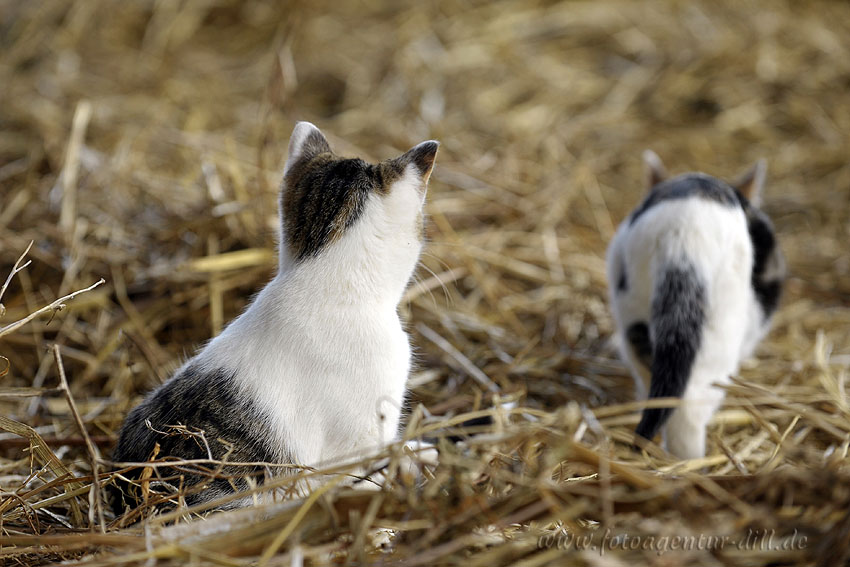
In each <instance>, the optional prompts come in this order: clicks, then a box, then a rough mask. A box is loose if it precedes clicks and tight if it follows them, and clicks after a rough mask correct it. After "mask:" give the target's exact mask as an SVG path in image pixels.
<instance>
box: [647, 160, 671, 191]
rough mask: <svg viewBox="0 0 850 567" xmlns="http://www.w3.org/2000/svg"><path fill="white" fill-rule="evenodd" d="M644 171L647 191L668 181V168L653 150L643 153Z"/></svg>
mask: <svg viewBox="0 0 850 567" xmlns="http://www.w3.org/2000/svg"><path fill="white" fill-rule="evenodd" d="M643 170H644V173H643V178H644V184H645V185H646V189H647V190H649V189H652V188H653V187H655V186H656V185H658V184H659V183H661V182H662V181H664V180H665V179H667V168H665V167H664V162H662V161H661V158H660V157H658V154H657V153H655V152H653V151H652V150H644V151H643Z"/></svg>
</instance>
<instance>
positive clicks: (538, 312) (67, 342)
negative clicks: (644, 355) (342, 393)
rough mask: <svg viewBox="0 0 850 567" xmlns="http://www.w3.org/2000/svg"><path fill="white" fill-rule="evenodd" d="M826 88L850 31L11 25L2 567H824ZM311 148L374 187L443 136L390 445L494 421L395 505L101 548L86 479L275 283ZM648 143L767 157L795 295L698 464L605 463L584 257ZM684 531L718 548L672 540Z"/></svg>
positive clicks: (688, 26) (240, 9) (247, 517)
mask: <svg viewBox="0 0 850 567" xmlns="http://www.w3.org/2000/svg"><path fill="white" fill-rule="evenodd" d="M848 93H850V4H847V3H844V2H826V1H813V2H805V3H802V2H792V1H790V0H788V1H784V2H757V1H743V2H741V1H733V0H723V1H714V2H709V1H699V2H677V1H673V0H649V1H646V2H640V3H638V2H627V1H617V0H603V1H598V2H561V3H558V2H545V1H519V0H504V1H502V2H496V3H490V2H476V1H473V2H461V1H458V0H446V1H438V2H389V1H387V2H382V1H367V0H362V1H358V2H327V1H324V0H317V1H313V2H306V1H295V0H294V1H285V2H274V1H271V0H268V1H263V0H249V1H245V2H239V1H236V0H182V1H179V0H174V1H169V0H157V1H142V0H140V1H135V2H118V1H117V0H86V1H79V2H68V1H58V0H44V1H32V2H20V1H15V0H3V1H0V278H3V280H2V281H5V278H6V276H7V275H8V274H10V273H12V272H13V268H14V267H15V262H16V260H18V258H19V257H21V254H22V253H23V252H24V251H25V250H26V249H27V246H28V245H29V243H30V241H32V242H33V245H32V248H31V250H29V253H28V255H27V256H26V259H25V260H23V262H21V264H23V263H24V262H26V261H27V260H30V261H31V263H30V264H29V265H28V266H27V267H26V268H24V269H21V270H20V271H18V272H17V273H16V274H15V275H14V277H13V278H12V279H11V281H10V282H9V284H8V289H6V290H5V293H4V294H3V295H2V303H3V304H4V305H5V310H2V309H0V316H2V319H0V355H2V358H0V376H2V377H0V563H2V564H8V565H42V564H49V563H52V562H56V561H59V560H69V561H72V562H75V563H74V564H85V565H116V564H136V565H151V564H154V563H156V564H160V565H182V564H185V563H187V562H190V561H193V562H194V564H216V565H246V564H256V563H258V562H259V563H260V564H263V565H301V564H309V565H323V564H327V563H335V564H360V565H363V564H371V563H379V564H392V565H395V564H404V565H466V566H477V565H480V566H491V565H507V564H516V565H524V566H529V567H531V566H543V565H563V564H565V562H569V564H575V565H589V566H611V567H614V566H620V565H633V564H647V565H764V564H768V563H770V564H773V565H786V564H789V565H790V564H807V565H823V566H832V565H839V564H846V563H847V562H848V561H850V515H848V510H850V466H848V461H847V452H848V444H850V419H848V418H850V400H848V395H847V391H846V388H847V384H846V382H847V376H848V368H850V308H848V300H850V250H848V246H847V242H848V240H850V162H848V157H850V141H848V134H847V133H848V132H850V95H848ZM299 119H307V120H311V121H313V122H315V123H316V124H317V125H318V126H319V127H320V128H322V129H323V130H324V131H325V132H326V133H327V134H328V136H329V137H330V139H331V141H332V144H333V145H334V147H335V149H336V150H337V152H338V153H341V154H344V155H357V156H361V157H364V158H367V159H372V160H378V159H384V158H388V157H392V156H394V155H397V154H399V153H401V152H402V151H404V150H406V149H408V148H409V147H410V146H412V145H414V144H415V143H417V142H419V141H422V140H424V139H429V138H436V139H439V140H440V141H441V142H442V146H441V150H440V154H439V156H438V160H437V166H436V169H435V172H434V175H433V176H432V181H431V187H430V190H429V202H428V209H427V210H428V213H429V216H430V219H429V226H428V234H429V239H430V243H429V245H428V249H427V254H426V255H425V256H424V257H423V259H422V268H421V270H420V271H419V272H418V274H417V283H415V284H414V285H412V286H411V287H410V289H409V291H408V294H407V296H406V299H405V302H404V305H403V306H402V312H403V315H404V317H405V318H406V320H407V321H408V322H409V328H410V330H411V333H412V336H413V341H414V343H415V345H416V349H417V351H418V370H417V372H416V373H414V374H413V375H412V377H411V387H412V392H411V396H410V402H411V404H410V407H411V419H410V423H409V425H408V428H407V431H406V435H407V436H408V437H416V436H419V435H421V434H422V432H425V431H431V432H434V431H436V432H437V434H440V431H443V432H446V431H448V430H447V429H446V428H447V427H448V426H450V425H452V424H456V423H458V422H460V421H462V420H463V418H464V416H465V417H469V416H474V415H480V412H490V413H492V414H494V415H495V416H496V420H495V424H494V425H493V426H492V427H489V428H479V429H486V430H487V431H485V432H484V433H483V434H482V435H481V436H478V437H475V438H473V439H472V440H470V441H469V443H468V445H467V446H466V447H463V446H457V445H454V444H452V443H449V442H447V441H444V442H441V462H440V464H439V465H438V466H437V467H436V468H433V469H432V470H430V471H429V472H427V473H425V478H424V479H420V480H419V481H418V482H416V481H414V480H413V479H411V478H410V477H409V475H404V474H400V475H395V476H391V480H390V481H388V482H387V483H386V485H385V487H384V489H383V490H382V491H363V490H358V489H352V488H346V487H342V486H333V487H330V488H328V489H327V491H326V492H323V493H321V494H317V495H316V496H315V497H314V498H311V499H308V500H307V501H289V502H285V503H283V504H279V505H276V506H273V507H271V508H269V509H265V510H263V509H256V510H255V509H248V510H241V511H236V512H227V513H219V514H212V515H208V516H207V517H206V519H205V520H200V519H199V520H197V521H192V522H187V521H185V518H187V517H188V515H186V514H184V515H178V516H177V517H175V516H172V517H171V520H175V518H176V520H177V521H176V523H175V522H174V521H167V520H168V517H166V518H164V519H163V518H159V519H156V518H154V519H152V520H150V521H149V522H146V523H135V524H130V523H129V522H128V521H127V520H128V518H123V519H122V518H113V516H112V515H111V513H110V512H108V511H106V510H102V511H100V510H99V509H98V506H97V503H98V501H99V500H100V497H99V492H100V490H98V489H100V488H102V485H103V484H104V483H108V482H110V474H111V473H110V467H109V466H108V463H106V462H103V461H101V463H100V465H99V466H98V467H97V468H98V469H99V471H98V472H99V474H98V475H97V476H93V475H92V472H93V471H92V468H93V467H92V462H93V460H94V458H95V457H96V456H97V454H100V456H101V458H102V459H103V460H104V461H108V458H109V454H110V451H111V448H112V444H113V443H114V440H115V433H116V430H117V428H118V427H119V425H120V422H121V420H122V418H123V416H124V415H126V412H127V411H128V409H129V408H131V407H132V406H133V405H134V404H135V403H137V402H138V401H139V400H140V397H141V396H142V395H143V394H144V393H145V392H146V391H148V390H149V389H151V388H152V387H154V386H155V385H156V384H158V383H160V382H161V381H162V380H164V379H166V378H167V377H168V375H169V374H170V372H171V371H172V370H173V369H175V368H176V367H177V366H178V365H179V364H180V363H181V362H182V361H183V360H185V358H186V357H187V356H189V355H191V353H192V352H193V351H194V349H195V348H196V347H197V345H200V344H201V343H203V341H205V340H207V339H208V338H210V337H211V336H214V335H215V334H216V333H218V332H219V331H220V330H221V328H222V327H223V326H224V325H225V324H226V323H227V321H229V320H230V319H231V318H232V317H233V316H235V315H236V314H238V313H239V312H240V310H241V309H243V308H244V306H245V305H246V303H247V302H248V301H249V299H250V297H251V295H252V293H254V292H255V291H256V290H257V289H259V288H260V287H261V286H262V285H263V284H264V283H265V281H267V280H268V278H269V277H270V275H271V273H272V270H273V269H274V258H275V254H274V247H275V240H274V233H275V229H276V225H277V218H276V214H275V207H276V206H275V203H276V192H277V186H278V182H279V178H280V175H281V170H282V165H283V159H284V157H285V149H286V144H287V141H288V136H289V133H290V131H291V128H292V126H293V124H294V121H296V120H299ZM647 147H651V148H653V149H654V150H655V151H656V152H658V153H659V155H661V156H662V158H663V159H664V160H665V162H666V164H667V166H668V168H669V169H671V170H672V172H674V173H678V172H682V171H686V170H692V169H700V170H703V171H707V172H709V173H712V174H715V175H718V176H721V177H730V176H732V175H734V174H736V173H738V172H739V171H741V170H743V169H744V168H745V167H746V166H747V165H749V164H750V163H751V162H752V161H754V160H756V159H758V158H760V157H766V158H767V159H768V160H769V182H768V187H767V191H766V195H765V201H766V207H765V208H766V210H767V211H768V213H769V214H770V215H771V216H772V218H773V219H774V221H775V223H776V226H777V230H778V232H779V236H780V240H781V245H782V248H783V249H784V251H785V253H786V255H787V257H788V261H789V267H790V270H791V278H790V280H789V282H788V285H787V288H786V293H785V296H784V298H783V302H782V307H781V310H780V312H779V314H778V316H777V317H776V320H775V324H774V328H773V331H772V333H771V334H770V336H769V338H768V339H767V340H766V341H765V342H764V344H763V345H762V346H761V348H760V349H759V356H758V359H757V361H755V362H751V363H748V364H747V365H746V366H745V368H744V369H743V370H742V372H741V376H740V380H738V381H736V383H735V385H733V386H732V387H731V388H730V389H729V393H728V396H727V404H726V406H725V407H724V409H723V410H722V411H721V412H720V413H719V414H718V416H717V420H716V421H717V423H716V424H715V426H714V427H712V428H711V430H710V432H709V454H708V456H707V457H706V458H705V459H703V460H699V461H690V462H676V461H673V460H671V459H670V458H669V457H668V456H666V455H664V454H663V453H662V452H661V451H660V450H658V449H652V450H650V451H649V452H648V453H643V454H637V453H633V452H631V451H630V450H629V448H628V446H627V444H626V442H628V441H629V440H630V438H631V431H632V429H633V427H634V425H635V424H636V422H637V418H638V413H637V410H638V408H639V407H640V406H638V405H629V402H630V401H632V400H633V392H632V386H631V379H630V378H629V377H628V376H627V372H626V370H625V368H624V367H623V365H622V364H621V363H620V362H619V361H618V360H617V357H616V354H615V352H614V349H613V348H612V345H611V344H610V335H611V332H612V322H611V319H610V317H609V315H608V313H607V308H606V287H605V279H604V262H603V258H604V251H605V247H606V245H607V242H608V240H609V239H610V237H611V235H612V233H613V230H614V228H615V227H616V225H617V223H619V222H620V221H621V220H622V219H623V218H624V216H625V215H626V214H627V213H628V211H629V210H630V209H631V208H632V207H633V206H634V205H635V204H636V203H637V202H638V201H639V199H640V198H641V195H642V192H643V188H642V177H641V173H642V171H641V164H640V153H641V151H642V150H643V149H645V148H647ZM18 267H20V264H19V265H18ZM101 278H103V279H104V280H105V283H103V284H101V285H99V286H96V287H93V288H92V289H90V290H89V291H86V292H85V293H81V294H79V295H78V296H76V297H74V298H73V299H70V300H63V301H61V302H58V303H56V304H54V307H53V308H50V309H47V310H46V311H45V312H44V313H42V314H41V315H40V316H38V317H35V318H34V319H33V320H32V321H31V322H29V323H28V324H26V325H21V326H17V325H16V326H15V327H14V328H10V327H8V326H9V325H12V324H14V323H15V322H16V321H21V320H23V319H25V318H26V317H27V316H28V315H29V314H32V313H35V312H36V311H37V310H39V309H40V308H42V307H43V306H46V305H48V304H51V303H52V302H55V301H56V300H57V299H60V298H62V297H64V296H66V295H68V294H71V293H73V292H75V291H77V290H82V289H86V288H89V287H91V286H93V285H94V284H96V283H97V282H98V281H99V280H100V279H101ZM0 283H2V282H0ZM60 305H61V308H59V306H60ZM54 345H59V347H58V349H57V348H54ZM61 369H64V375H65V376H66V377H67V384H68V386H67V387H65V385H64V384H65V383H64V382H63V380H62V376H60V374H61V372H60V370H61ZM503 401H517V402H518V409H516V410H513V411H510V412H508V411H495V412H494V411H493V410H492V409H491V408H493V407H494V405H498V403H499V402H503ZM74 408H76V411H74ZM471 412H479V413H471ZM458 416H461V417H458ZM441 428H442V429H441ZM386 454H387V455H388V456H392V457H393V458H392V463H393V465H391V466H390V468H391V469H392V468H393V467H394V465H395V464H396V463H397V461H398V457H399V455H400V448H399V447H393V448H390V449H388V450H387V453H386ZM95 481H97V485H96V486H94V488H95V490H93V489H92V488H93V483H94V482H95ZM143 512H144V513H145V514H149V513H150V512H151V510H150V509H147V510H144V511H143ZM381 530H384V531H381ZM386 530H391V531H386ZM771 530H772V531H771ZM768 533H772V534H774V535H775V537H773V538H772V540H771V543H770V544H768V543H767V539H766V538H764V537H760V535H764V534H768ZM567 534H569V535H570V536H576V535H581V534H584V535H586V536H590V537H591V538H592V539H593V542H594V545H596V546H597V548H590V547H588V548H587V549H579V547H580V546H577V545H575V540H570V539H569V538H568V537H567ZM605 534H608V535H610V536H611V537H612V538H615V539H613V542H612V540H611V539H609V540H608V545H607V547H605V544H604V541H605V540H604V537H605ZM748 534H750V535H753V538H752V539H747V540H746V541H747V542H748V543H744V544H741V543H740V542H742V541H744V540H745V538H747V536H748ZM794 534H796V538H797V539H796V540H795V541H797V545H796V546H794V545H788V546H786V548H785V549H774V548H775V547H778V546H779V543H780V542H787V541H788V540H787V539H786V538H788V537H791V536H794ZM622 535H626V536H628V537H630V538H632V539H630V540H624V539H623V538H622V537H621V538H620V539H616V536H622ZM700 535H706V536H717V537H722V536H726V537H727V538H731V539H730V540H729V541H731V542H733V543H734V542H738V543H739V544H738V545H734V544H733V543H728V544H727V545H726V546H721V547H718V546H717V545H715V546H714V547H711V546H703V547H699V546H697V547H694V548H692V549H686V550H684V551H682V550H678V551H673V550H670V549H669V548H665V547H663V546H662V544H661V543H659V542H660V541H662V540H661V538H668V539H667V540H666V541H667V544H666V545H668V546H669V545H671V542H672V538H675V537H676V536H694V537H697V536H700ZM635 538H644V539H637V541H638V542H639V543H640V544H642V545H638V546H637V547H635V546H633V545H630V544H631V543H632V542H634V541H635ZM649 538H653V539H652V540H650V539H649ZM800 538H803V539H800ZM649 541H652V542H653V543H652V544H651V545H646V544H647V542H649ZM801 541H803V542H804V543H802V544H801V543H800V542H801ZM627 542H628V543H627ZM559 544H560V545H559ZM652 545H655V546H656V547H652ZM600 547H602V548H604V549H599V548H600ZM789 548H793V549H789ZM602 551H604V553H602Z"/></svg>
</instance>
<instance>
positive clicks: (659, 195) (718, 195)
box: [629, 173, 740, 224]
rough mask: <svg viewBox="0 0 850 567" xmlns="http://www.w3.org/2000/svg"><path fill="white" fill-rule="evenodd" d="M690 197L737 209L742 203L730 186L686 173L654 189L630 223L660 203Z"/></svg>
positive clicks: (702, 174) (703, 175)
mask: <svg viewBox="0 0 850 567" xmlns="http://www.w3.org/2000/svg"><path fill="white" fill-rule="evenodd" d="M688 197H698V198H700V199H707V200H709V201H714V202H716V203H720V204H721V205H726V206H729V207H737V206H739V203H740V201H739V197H738V194H737V192H736V191H735V190H734V189H733V188H732V187H731V186H729V184H727V183H724V182H723V181H721V180H719V179H717V178H714V177H711V176H709V175H705V174H704V173H686V174H684V175H679V176H678V177H674V178H672V179H668V180H667V181H662V182H661V183H659V184H658V185H656V186H655V187H653V188H652V191H651V192H650V193H649V195H648V196H647V197H646V199H644V201H643V203H641V205H640V207H638V208H637V210H635V212H634V213H632V218H631V220H630V221H629V223H630V224H634V223H635V221H637V220H638V219H639V218H640V217H641V215H643V214H644V213H645V212H646V211H648V210H649V209H651V208H652V207H654V206H655V205H657V204H658V203H661V202H663V201H667V200H670V199H687V198H688Z"/></svg>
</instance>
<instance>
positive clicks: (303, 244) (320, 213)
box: [280, 152, 404, 260]
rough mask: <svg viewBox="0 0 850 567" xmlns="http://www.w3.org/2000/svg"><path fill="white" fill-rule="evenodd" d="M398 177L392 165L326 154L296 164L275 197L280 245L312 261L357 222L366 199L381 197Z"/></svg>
mask: <svg viewBox="0 0 850 567" xmlns="http://www.w3.org/2000/svg"><path fill="white" fill-rule="evenodd" d="M403 172H404V168H403V166H402V165H401V164H399V163H396V162H395V161H393V160H389V161H385V162H382V163H380V164H378V165H372V164H369V163H366V162H365V161H363V160H361V159H340V158H337V157H335V156H334V155H333V154H332V153H330V152H324V153H321V154H319V155H317V156H315V157H312V158H308V159H302V160H301V161H299V162H298V163H296V164H295V165H294V166H293V167H292V168H291V169H290V170H289V171H288V172H287V174H286V177H285V179H284V182H283V183H284V187H283V188H282V190H281V195H280V204H281V211H282V213H283V230H284V237H285V239H286V242H285V245H286V246H288V248H289V251H290V253H291V255H292V257H293V258H294V259H296V260H304V259H306V258H309V257H312V256H316V255H317V254H318V253H319V252H320V251H321V250H322V249H323V248H324V247H325V246H327V245H328V244H329V243H331V242H333V241H335V240H337V239H338V238H339V237H340V236H342V234H343V233H344V232H345V230H346V229H348V228H349V227H351V226H352V225H353V224H354V223H355V222H356V221H357V219H358V218H360V216H361V215H362V213H363V210H364V208H365V206H366V202H367V200H368V198H369V196H370V195H371V194H372V193H378V194H382V193H386V192H387V191H388V190H389V187H390V186H391V184H392V182H393V181H395V180H396V179H398V177H400V176H401V175H402V174H403Z"/></svg>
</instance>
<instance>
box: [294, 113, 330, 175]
mask: <svg viewBox="0 0 850 567" xmlns="http://www.w3.org/2000/svg"><path fill="white" fill-rule="evenodd" d="M330 151H331V146H330V144H328V140H327V138H325V135H324V134H322V132H321V130H319V129H318V128H316V127H315V126H314V125H313V124H311V123H309V122H298V123H297V124H295V128H294V129H293V130H292V136H290V137H289V154H288V155H287V157H286V165H285V166H284V167H283V174H284V175H286V174H287V173H288V172H289V170H290V169H291V168H292V166H293V165H295V164H296V163H298V162H299V161H301V160H302V159H310V158H313V157H316V156H317V155H319V154H323V153H327V152H330Z"/></svg>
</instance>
